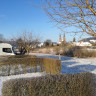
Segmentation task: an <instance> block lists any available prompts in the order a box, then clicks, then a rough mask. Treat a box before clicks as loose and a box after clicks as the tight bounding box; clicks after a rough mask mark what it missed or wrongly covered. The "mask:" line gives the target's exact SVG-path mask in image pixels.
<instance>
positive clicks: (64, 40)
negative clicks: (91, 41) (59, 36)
mask: <svg viewBox="0 0 96 96" xmlns="http://www.w3.org/2000/svg"><path fill="white" fill-rule="evenodd" d="M63 42H64V44H65V43H66V39H65V33H64V35H63Z"/></svg>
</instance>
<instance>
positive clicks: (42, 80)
mask: <svg viewBox="0 0 96 96" xmlns="http://www.w3.org/2000/svg"><path fill="white" fill-rule="evenodd" d="M93 80H94V75H92V74H91V73H79V74H60V75H47V76H43V77H37V78H26V79H16V80H10V81H6V82H4V84H3V89H2V93H3V96H95V88H96V86H95V85H96V84H95V80H94V81H93Z"/></svg>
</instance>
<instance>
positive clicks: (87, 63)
mask: <svg viewBox="0 0 96 96" xmlns="http://www.w3.org/2000/svg"><path fill="white" fill-rule="evenodd" d="M30 55H37V56H38V57H49V58H55V59H59V56H57V55H49V54H35V53H31V54H30ZM61 64H62V70H61V73H80V72H91V73H94V74H96V58H73V57H65V56H61ZM44 75H46V74H45V73H39V72H38V73H27V74H22V75H15V76H5V77H0V96H2V95H1V89H2V85H3V82H4V81H6V80H10V79H16V78H26V77H27V78H30V77H39V76H44Z"/></svg>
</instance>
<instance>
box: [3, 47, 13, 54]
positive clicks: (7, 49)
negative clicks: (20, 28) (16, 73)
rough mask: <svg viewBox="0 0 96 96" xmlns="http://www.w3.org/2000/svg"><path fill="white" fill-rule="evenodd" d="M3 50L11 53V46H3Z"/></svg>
mask: <svg viewBox="0 0 96 96" xmlns="http://www.w3.org/2000/svg"><path fill="white" fill-rule="evenodd" d="M3 52H6V53H12V50H11V48H3Z"/></svg>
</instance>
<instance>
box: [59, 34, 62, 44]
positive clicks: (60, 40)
mask: <svg viewBox="0 0 96 96" xmlns="http://www.w3.org/2000/svg"><path fill="white" fill-rule="evenodd" d="M59 42H62V39H61V34H60V35H59Z"/></svg>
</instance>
